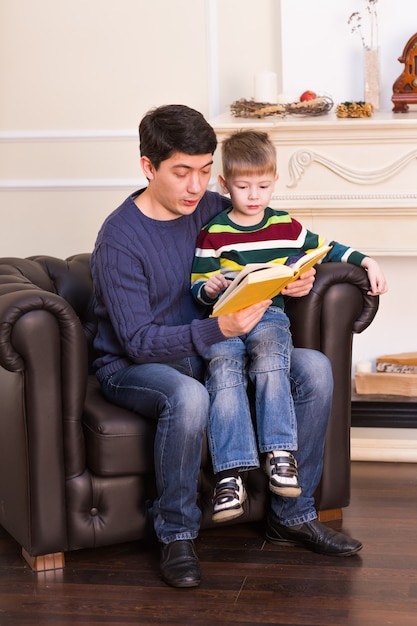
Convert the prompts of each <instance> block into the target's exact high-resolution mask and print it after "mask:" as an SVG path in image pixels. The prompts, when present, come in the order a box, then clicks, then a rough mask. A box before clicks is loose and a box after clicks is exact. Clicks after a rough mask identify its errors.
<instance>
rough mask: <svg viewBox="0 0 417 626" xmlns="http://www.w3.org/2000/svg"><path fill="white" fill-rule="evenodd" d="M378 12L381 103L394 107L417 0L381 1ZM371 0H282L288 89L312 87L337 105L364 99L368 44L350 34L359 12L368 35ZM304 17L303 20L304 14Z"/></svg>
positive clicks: (416, 17)
mask: <svg viewBox="0 0 417 626" xmlns="http://www.w3.org/2000/svg"><path fill="white" fill-rule="evenodd" d="M375 6H376V8H377V13H378V31H379V38H378V39H379V50H380V78H381V103H380V108H381V109H386V110H391V109H392V102H391V96H392V85H393V83H394V81H395V80H396V79H397V78H398V76H399V75H400V74H401V73H402V71H403V69H404V65H403V64H402V63H399V62H398V57H400V56H401V55H402V53H403V50H404V47H405V45H406V43H407V41H408V40H409V39H410V37H412V35H414V34H415V33H416V32H417V2H415V0H395V2H394V0H379V1H378V2H377V3H376V5H375ZM366 7H367V0H344V1H343V2H335V0H317V1H316V2H314V1H312V0H281V16H282V17H281V19H282V32H281V45H282V55H283V65H282V83H283V89H284V91H290V92H293V91H295V92H296V93H299V92H300V90H301V91H302V90H304V89H313V90H314V91H318V92H320V93H327V94H329V95H330V96H332V97H333V99H334V102H335V103H339V102H344V101H346V100H350V101H352V100H363V98H364V78H363V47H362V43H361V40H360V37H359V36H358V34H357V32H355V33H352V32H351V28H352V27H351V25H349V24H348V20H349V17H350V15H351V14H352V13H353V12H356V11H358V12H359V13H360V14H361V17H362V24H363V32H364V33H365V34H366V27H367V23H368V20H367V17H368V13H367V11H366ZM300 16H302V18H300Z"/></svg>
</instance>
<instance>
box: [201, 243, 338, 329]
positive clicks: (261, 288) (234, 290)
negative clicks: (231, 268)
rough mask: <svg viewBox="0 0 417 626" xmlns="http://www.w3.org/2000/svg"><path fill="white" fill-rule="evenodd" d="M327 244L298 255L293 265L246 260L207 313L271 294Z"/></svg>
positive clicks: (320, 254) (315, 258) (308, 264)
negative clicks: (246, 262)
mask: <svg viewBox="0 0 417 626" xmlns="http://www.w3.org/2000/svg"><path fill="white" fill-rule="evenodd" d="M330 249H331V246H322V247H321V248H317V249H315V250H313V251H312V252H309V253H308V254H305V255H304V256H302V257H301V258H300V259H299V260H298V261H297V262H296V263H294V265H292V266H288V265H281V264H277V263H248V265H246V266H245V267H244V268H243V269H242V270H241V271H240V272H239V274H238V275H237V276H236V278H235V279H234V280H233V282H231V283H230V285H229V287H228V288H227V289H226V290H225V292H224V293H223V294H222V296H220V298H219V299H218V300H217V302H216V304H215V305H214V307H213V311H212V314H211V317H217V316H218V315H226V314H227V313H234V312H235V311H239V310H240V309H244V308H245V307H247V306H250V305H251V304H255V303H256V302H261V301H262V300H269V299H270V298H273V297H275V296H276V295H278V294H279V293H280V291H282V290H283V289H284V287H286V286H287V285H288V284H289V283H291V282H293V281H294V280H297V278H299V276H301V274H303V273H304V272H306V271H307V270H309V269H310V268H311V267H313V265H315V264H316V263H317V261H319V260H320V259H321V258H323V257H324V256H325V255H326V254H327V253H328V252H329V250H330Z"/></svg>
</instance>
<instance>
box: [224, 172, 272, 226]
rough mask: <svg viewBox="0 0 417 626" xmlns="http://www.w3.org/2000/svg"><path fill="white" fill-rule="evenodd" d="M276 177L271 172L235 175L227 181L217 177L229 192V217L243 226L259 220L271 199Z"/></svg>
mask: <svg viewBox="0 0 417 626" xmlns="http://www.w3.org/2000/svg"><path fill="white" fill-rule="evenodd" d="M277 178H278V176H277V175H276V174H273V173H267V174H251V175H242V176H241V175H237V176H235V177H234V178H231V179H230V180H228V181H225V180H224V179H223V178H222V177H219V181H220V184H221V186H222V187H223V190H224V191H226V192H229V193H230V197H231V200H232V206H233V209H232V211H231V212H230V213H229V216H230V218H231V219H232V220H234V221H236V222H237V223H238V224H241V225H245V226H253V225H255V224H257V223H258V222H260V220H261V219H262V216H263V212H264V210H265V209H266V207H267V206H268V205H269V203H270V201H271V196H272V193H273V191H274V187H275V182H276V180H277Z"/></svg>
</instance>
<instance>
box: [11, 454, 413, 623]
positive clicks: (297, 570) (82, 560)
mask: <svg viewBox="0 0 417 626" xmlns="http://www.w3.org/2000/svg"><path fill="white" fill-rule="evenodd" d="M343 527H344V529H345V531H346V532H348V533H349V534H351V535H353V536H355V537H357V538H359V539H361V540H362V541H363V543H364V549H363V550H362V551H361V552H360V553H359V555H357V556H354V557H350V558H335V557H333V558H332V557H323V556H320V555H316V554H313V553H311V552H308V551H306V550H303V549H301V548H297V547H292V548H290V547H285V548H283V547H277V546H272V545H270V544H267V543H265V542H264V539H263V533H262V528H260V527H258V526H253V525H252V526H246V525H245V526H243V525H236V526H232V527H228V528H218V529H217V528H216V529H215V530H210V531H203V532H202V533H201V536H200V538H199V540H198V543H197V548H198V552H199V556H200V559H201V564H202V571H203V582H202V584H201V586H200V587H199V588H195V589H180V590H179V589H171V588H169V587H167V586H166V585H164V584H163V583H162V582H161V581H160V579H159V575H158V560H159V555H158V552H157V550H156V547H155V545H149V544H148V545H144V544H143V543H133V544H127V545H126V544H125V545H121V546H114V547H110V548H100V549H96V550H82V551H78V552H73V553H69V554H67V555H66V563H67V565H66V568H65V569H64V570H58V571H55V572H45V573H40V574H34V573H33V572H32V571H30V570H29V568H28V567H27V566H26V565H25V563H24V561H23V560H22V558H21V556H20V552H19V547H18V546H17V544H16V543H15V542H14V541H13V540H12V539H11V538H10V537H9V536H8V535H7V534H6V533H5V532H4V531H3V530H2V529H0V625H1V626H9V625H18V626H29V625H32V624H33V625H35V624H36V625H37V626H42V625H44V624H48V625H51V626H52V625H53V626H63V625H65V626H67V625H68V626H69V625H71V626H72V625H75V624H82V625H84V626H87V625H88V626H95V625H97V624H101V625H102V624H106V625H107V626H116V625H121V624H161V625H165V624H167V625H168V624H170V625H172V624H175V625H181V626H185V625H188V624H190V625H198V626H211V625H212V624H219V625H220V626H223V625H225V626H227V624H234V625H242V626H243V625H245V626H251V625H254V624H277V625H278V624H286V625H303V626H313V625H318V626H332V625H335V626H336V625H338V626H339V625H343V626H384V625H390V626H392V625H393V626H416V624H417V465H412V464H402V463H399V464H395V463H389V464H383V463H358V462H356V463H353V466H352V504H351V506H350V507H349V508H348V509H345V512H344V522H343Z"/></svg>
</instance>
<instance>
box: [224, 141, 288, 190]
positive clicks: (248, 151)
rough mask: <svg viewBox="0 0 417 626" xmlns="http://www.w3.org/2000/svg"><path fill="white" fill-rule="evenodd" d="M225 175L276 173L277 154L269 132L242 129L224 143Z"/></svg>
mask: <svg viewBox="0 0 417 626" xmlns="http://www.w3.org/2000/svg"><path fill="white" fill-rule="evenodd" d="M222 162H223V177H224V179H225V180H226V181H227V180H228V179H230V178H233V177H236V176H248V175H253V174H255V175H257V174H261V175H262V174H274V175H275V174H276V171H277V154H276V150H275V147H274V145H273V144H272V142H271V140H270V139H269V137H268V135H267V133H264V132H260V131H256V130H240V131H237V132H236V133H233V135H230V137H228V138H227V139H225V140H224V142H223V145H222Z"/></svg>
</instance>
